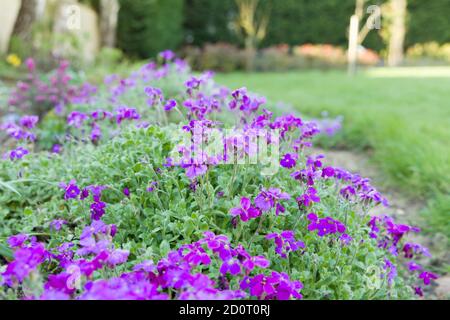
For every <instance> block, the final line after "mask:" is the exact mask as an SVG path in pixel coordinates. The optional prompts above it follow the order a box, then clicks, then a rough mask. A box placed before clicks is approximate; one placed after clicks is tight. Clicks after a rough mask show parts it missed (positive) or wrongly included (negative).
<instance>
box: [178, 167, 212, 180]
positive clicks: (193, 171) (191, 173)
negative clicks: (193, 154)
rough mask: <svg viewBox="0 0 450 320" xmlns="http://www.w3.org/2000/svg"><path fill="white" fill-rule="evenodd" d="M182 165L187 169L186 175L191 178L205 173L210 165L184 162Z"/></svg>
mask: <svg viewBox="0 0 450 320" xmlns="http://www.w3.org/2000/svg"><path fill="white" fill-rule="evenodd" d="M182 167H183V168H185V169H186V176H187V177H188V178H189V179H191V180H194V179H195V178H196V177H198V176H202V175H204V174H205V173H206V171H208V166H207V165H204V164H197V163H192V164H184V165H182Z"/></svg>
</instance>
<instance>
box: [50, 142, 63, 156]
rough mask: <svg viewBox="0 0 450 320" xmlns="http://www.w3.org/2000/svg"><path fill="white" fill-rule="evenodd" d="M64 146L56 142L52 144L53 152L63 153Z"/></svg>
mask: <svg viewBox="0 0 450 320" xmlns="http://www.w3.org/2000/svg"><path fill="white" fill-rule="evenodd" d="M61 149H62V146H61V145H60V144H54V145H53V146H52V153H55V154H58V153H61Z"/></svg>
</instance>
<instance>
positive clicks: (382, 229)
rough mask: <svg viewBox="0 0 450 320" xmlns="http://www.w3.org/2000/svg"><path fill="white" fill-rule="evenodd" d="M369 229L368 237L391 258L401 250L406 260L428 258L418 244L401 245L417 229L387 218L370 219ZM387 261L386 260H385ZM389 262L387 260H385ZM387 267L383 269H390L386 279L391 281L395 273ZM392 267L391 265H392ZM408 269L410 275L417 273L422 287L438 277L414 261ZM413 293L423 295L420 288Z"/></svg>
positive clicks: (426, 253) (374, 217)
mask: <svg viewBox="0 0 450 320" xmlns="http://www.w3.org/2000/svg"><path fill="white" fill-rule="evenodd" d="M369 227H370V229H371V232H370V237H371V238H373V239H376V240H377V242H378V247H380V248H382V249H385V250H386V251H387V252H388V253H389V254H391V255H393V256H398V255H399V251H400V250H401V251H402V252H403V254H404V257H405V258H406V259H413V258H415V257H417V256H420V255H424V256H427V257H430V256H431V255H430V253H429V251H428V249H427V248H426V247H424V246H422V245H420V244H416V243H410V242H406V243H405V244H404V245H402V244H401V240H402V239H403V238H404V237H405V236H406V235H407V234H408V233H410V232H415V233H417V232H420V229H419V228H417V227H412V226H409V225H405V224H397V223H395V221H394V219H393V218H392V217H389V216H381V217H379V216H373V217H372V218H371V219H370V222H369ZM386 260H387V259H386ZM387 261H389V260H387ZM387 265H388V267H386V268H385V269H390V270H391V271H390V273H389V274H388V278H389V280H390V281H392V280H393V279H394V278H395V275H396V273H394V272H393V271H392V270H393V269H394V267H395V266H394V267H392V266H390V264H389V263H387ZM392 265H393V264H392ZM407 266H408V269H409V271H410V272H411V273H417V272H419V273H418V275H417V279H420V280H422V281H423V284H424V285H429V284H430V282H431V280H434V279H437V278H438V276H437V275H436V274H434V273H432V272H429V271H424V270H423V267H422V266H421V265H419V264H417V263H415V262H414V261H409V262H408V264H407ZM414 290H415V293H416V294H417V295H419V296H422V295H423V292H422V288H421V287H420V286H416V287H414Z"/></svg>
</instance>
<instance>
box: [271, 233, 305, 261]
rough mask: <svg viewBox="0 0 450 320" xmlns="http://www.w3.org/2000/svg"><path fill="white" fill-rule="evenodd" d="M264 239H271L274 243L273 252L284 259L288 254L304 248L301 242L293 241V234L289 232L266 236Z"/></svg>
mask: <svg viewBox="0 0 450 320" xmlns="http://www.w3.org/2000/svg"><path fill="white" fill-rule="evenodd" d="M266 239H269V240H270V239H273V240H274V241H275V245H276V248H275V252H276V253H277V254H278V255H280V257H282V258H284V259H286V258H287V256H288V254H289V253H290V252H294V251H297V250H299V249H304V248H305V244H304V243H303V242H302V241H297V240H295V233H294V231H290V230H286V231H283V232H281V233H271V234H268V235H267V236H266Z"/></svg>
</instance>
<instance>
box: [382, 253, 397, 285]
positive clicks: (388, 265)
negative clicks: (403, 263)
mask: <svg viewBox="0 0 450 320" xmlns="http://www.w3.org/2000/svg"><path fill="white" fill-rule="evenodd" d="M383 269H384V270H386V271H388V274H387V277H388V284H389V285H391V284H392V281H393V280H394V279H395V277H397V267H396V266H395V264H393V263H392V262H391V261H390V260H389V259H384V265H383Z"/></svg>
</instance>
